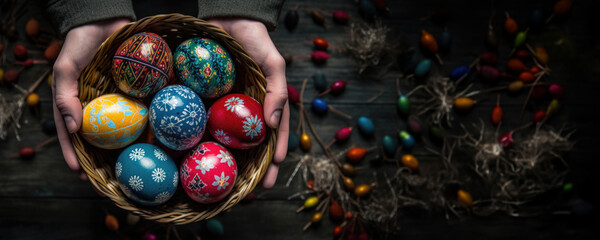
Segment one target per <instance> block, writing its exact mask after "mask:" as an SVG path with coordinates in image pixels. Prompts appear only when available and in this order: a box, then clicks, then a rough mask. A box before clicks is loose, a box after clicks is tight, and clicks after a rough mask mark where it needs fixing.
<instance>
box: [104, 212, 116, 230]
mask: <svg viewBox="0 0 600 240" xmlns="http://www.w3.org/2000/svg"><path fill="white" fill-rule="evenodd" d="M104 225H106V228H108V230H111V231H113V232H116V231H118V230H119V221H118V220H117V218H116V217H115V216H114V215H112V214H108V213H107V214H106V217H104Z"/></svg>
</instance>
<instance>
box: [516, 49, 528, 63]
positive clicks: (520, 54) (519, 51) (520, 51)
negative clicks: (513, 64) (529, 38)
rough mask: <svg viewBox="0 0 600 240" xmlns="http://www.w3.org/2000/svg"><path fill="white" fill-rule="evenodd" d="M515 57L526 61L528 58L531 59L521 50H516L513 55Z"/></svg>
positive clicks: (526, 52)
mask: <svg viewBox="0 0 600 240" xmlns="http://www.w3.org/2000/svg"><path fill="white" fill-rule="evenodd" d="M515 56H516V57H518V58H520V59H523V60H525V59H528V58H530V57H531V53H529V51H527V50H525V49H521V50H518V51H517V52H516V53H515Z"/></svg>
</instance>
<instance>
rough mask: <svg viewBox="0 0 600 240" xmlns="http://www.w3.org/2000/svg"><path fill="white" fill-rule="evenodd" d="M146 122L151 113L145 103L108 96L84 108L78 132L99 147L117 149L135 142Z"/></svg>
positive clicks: (124, 97)
mask: <svg viewBox="0 0 600 240" xmlns="http://www.w3.org/2000/svg"><path fill="white" fill-rule="evenodd" d="M147 122H148V109H147V108H146V106H144V104H143V103H141V102H139V101H137V100H135V99H132V98H130V97H126V96H125V95H122V94H118V93H114V94H106V95H102V96H100V97H97V98H95V99H93V100H92V101H90V102H89V103H88V104H87V105H86V106H85V107H84V108H83V121H82V123H81V129H80V130H79V131H80V133H81V136H82V137H83V139H85V140H86V141H87V142H89V143H90V144H92V145H94V146H96V147H99V148H104V149H117V148H122V147H125V146H127V145H129V144H130V143H132V142H133V141H135V140H136V139H137V138H138V137H139V136H140V134H141V133H142V132H143V130H144V127H146V123H147Z"/></svg>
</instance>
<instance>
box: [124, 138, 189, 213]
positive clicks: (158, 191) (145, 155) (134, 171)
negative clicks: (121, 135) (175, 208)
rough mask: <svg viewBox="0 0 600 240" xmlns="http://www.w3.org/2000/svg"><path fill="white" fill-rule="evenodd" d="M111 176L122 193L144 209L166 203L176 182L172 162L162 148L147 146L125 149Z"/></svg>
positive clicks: (174, 166)
mask: <svg viewBox="0 0 600 240" xmlns="http://www.w3.org/2000/svg"><path fill="white" fill-rule="evenodd" d="M115 174H116V176H117V179H118V181H119V186H120V188H121V190H122V191H123V193H125V195H126V196H127V197H128V198H129V199H131V200H133V201H135V202H137V203H139V204H142V205H146V206H156V205H160V204H163V203H165V202H167V201H168V200H169V199H170V198H171V197H172V196H173V194H174V193H175V190H177V184H178V183H179V174H178V169H177V166H176V165H175V162H174V161H173V159H172V158H171V157H170V156H169V155H168V154H167V153H166V152H165V151H163V150H162V149H160V148H158V147H157V146H154V145H152V144H147V143H137V144H133V145H131V146H129V147H127V148H125V150H123V152H121V154H120V155H119V158H118V159H117V163H116V164H115Z"/></svg>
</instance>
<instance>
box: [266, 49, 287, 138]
mask: <svg viewBox="0 0 600 240" xmlns="http://www.w3.org/2000/svg"><path fill="white" fill-rule="evenodd" d="M261 68H262V69H263V72H264V73H265V77H266V78H267V94H266V96H265V102H264V115H265V118H266V120H267V124H268V125H269V126H270V127H271V128H277V127H278V126H279V123H280V121H281V117H282V114H283V107H284V106H285V104H286V101H287V99H288V93H287V84H286V80H285V61H284V60H283V57H281V55H279V53H277V51H276V50H275V53H274V54H271V56H269V57H268V58H267V59H266V61H265V62H264V65H263V66H261Z"/></svg>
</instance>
